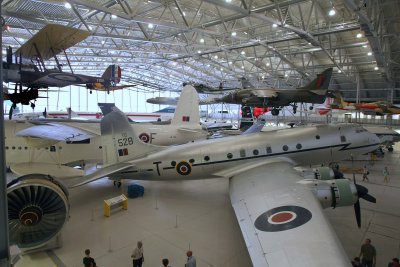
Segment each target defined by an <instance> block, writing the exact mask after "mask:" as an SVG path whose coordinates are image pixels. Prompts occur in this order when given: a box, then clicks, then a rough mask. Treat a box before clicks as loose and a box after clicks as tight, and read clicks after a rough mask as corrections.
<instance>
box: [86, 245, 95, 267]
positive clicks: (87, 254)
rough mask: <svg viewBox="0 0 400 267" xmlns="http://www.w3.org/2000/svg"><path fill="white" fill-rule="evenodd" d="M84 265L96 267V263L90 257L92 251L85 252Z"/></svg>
mask: <svg viewBox="0 0 400 267" xmlns="http://www.w3.org/2000/svg"><path fill="white" fill-rule="evenodd" d="M83 265H84V266H85V267H96V266H97V265H96V262H95V261H94V259H93V258H92V257H90V249H86V250H85V257H83Z"/></svg>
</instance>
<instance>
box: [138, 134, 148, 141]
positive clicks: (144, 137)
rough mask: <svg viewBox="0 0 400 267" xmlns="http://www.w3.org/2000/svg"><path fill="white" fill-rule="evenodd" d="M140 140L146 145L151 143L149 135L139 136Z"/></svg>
mask: <svg viewBox="0 0 400 267" xmlns="http://www.w3.org/2000/svg"><path fill="white" fill-rule="evenodd" d="M139 139H140V140H142V142H144V143H148V142H149V141H150V136H149V135H148V134H147V133H141V134H139Z"/></svg>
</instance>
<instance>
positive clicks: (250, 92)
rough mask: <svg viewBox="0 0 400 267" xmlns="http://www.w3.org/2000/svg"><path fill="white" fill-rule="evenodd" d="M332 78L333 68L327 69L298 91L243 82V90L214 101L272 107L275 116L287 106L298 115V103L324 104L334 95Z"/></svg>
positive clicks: (232, 92)
mask: <svg viewBox="0 0 400 267" xmlns="http://www.w3.org/2000/svg"><path fill="white" fill-rule="evenodd" d="M331 76H332V68H329V69H326V70H325V71H324V72H322V73H321V74H318V75H317V78H316V79H314V80H313V81H312V82H310V83H309V84H308V85H306V86H304V87H300V88H296V89H276V88H254V86H252V85H251V84H250V83H249V82H248V81H245V80H243V82H242V84H243V89H236V90H234V91H231V92H229V93H228V94H226V95H224V96H222V97H220V98H215V99H214V100H215V101H216V102H223V103H230V104H242V105H246V106H251V107H263V108H265V107H270V108H271V114H272V115H274V116H276V115H278V114H279V110H280V109H282V108H283V107H285V106H292V107H293V113H296V111H297V105H296V103H300V102H304V103H313V104H322V103H323V102H324V101H325V98H326V97H327V96H332V95H333V92H332V91H330V90H328V87H329V84H330V80H331Z"/></svg>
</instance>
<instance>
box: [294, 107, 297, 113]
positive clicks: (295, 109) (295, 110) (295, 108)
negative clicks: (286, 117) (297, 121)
mask: <svg viewBox="0 0 400 267" xmlns="http://www.w3.org/2000/svg"><path fill="white" fill-rule="evenodd" d="M296 112H297V106H296V105H293V114H296Z"/></svg>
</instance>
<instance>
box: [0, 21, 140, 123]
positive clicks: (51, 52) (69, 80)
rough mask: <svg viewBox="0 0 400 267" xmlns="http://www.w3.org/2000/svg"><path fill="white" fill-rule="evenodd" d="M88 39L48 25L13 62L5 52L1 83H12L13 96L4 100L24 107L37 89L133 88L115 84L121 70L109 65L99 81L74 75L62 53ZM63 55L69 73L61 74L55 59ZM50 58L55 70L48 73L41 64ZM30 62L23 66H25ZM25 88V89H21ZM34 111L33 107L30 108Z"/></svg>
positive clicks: (80, 33)
mask: <svg viewBox="0 0 400 267" xmlns="http://www.w3.org/2000/svg"><path fill="white" fill-rule="evenodd" d="M89 35H90V33H89V32H86V31H82V30H79V29H76V28H70V27H66V26H63V25H58V24H48V25H46V26H45V27H44V28H43V29H41V30H40V31H39V32H38V33H36V34H35V35H34V36H33V37H32V38H30V39H29V40H28V41H27V42H26V43H25V44H23V45H22V46H21V47H20V48H19V49H18V50H17V51H16V53H15V62H13V60H12V49H11V47H9V48H8V49H7V60H6V62H3V81H4V82H6V83H9V82H11V83H15V90H14V94H11V95H10V94H9V96H8V98H9V100H11V101H12V103H13V105H12V107H11V109H10V114H11V115H10V117H11V116H12V110H13V109H14V108H15V107H16V104H19V103H21V104H23V105H27V104H29V103H32V101H33V100H35V99H36V98H38V96H39V89H40V88H49V87H64V86H69V85H85V86H86V88H87V89H89V90H90V92H92V90H99V91H107V93H109V92H110V91H112V90H118V89H122V88H126V87H131V86H135V85H121V86H117V84H118V83H119V82H120V81H121V68H120V67H119V66H117V65H110V66H109V67H108V68H107V69H106V70H105V72H104V73H103V75H102V76H101V77H95V76H88V75H82V74H76V73H74V71H73V69H72V67H71V65H70V61H69V59H68V56H67V54H66V52H65V50H66V49H67V48H69V47H71V46H74V45H76V44H77V43H79V42H81V41H82V40H84V39H86V38H87V37H88V36H89ZM61 52H63V53H64V56H65V58H66V60H67V62H68V66H69V68H70V71H71V72H65V71H63V70H62V65H61V64H60V62H59V60H58V58H57V55H58V54H59V53H61ZM52 58H54V60H55V62H56V68H51V69H49V68H48V67H47V66H46V64H45V60H49V59H52ZM28 61H29V62H34V63H35V64H32V63H26V62H28ZM23 87H26V89H23ZM32 107H33V108H34V104H33V105H32Z"/></svg>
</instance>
